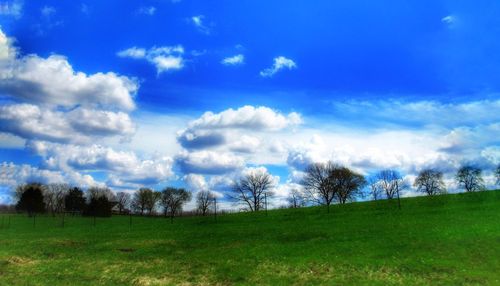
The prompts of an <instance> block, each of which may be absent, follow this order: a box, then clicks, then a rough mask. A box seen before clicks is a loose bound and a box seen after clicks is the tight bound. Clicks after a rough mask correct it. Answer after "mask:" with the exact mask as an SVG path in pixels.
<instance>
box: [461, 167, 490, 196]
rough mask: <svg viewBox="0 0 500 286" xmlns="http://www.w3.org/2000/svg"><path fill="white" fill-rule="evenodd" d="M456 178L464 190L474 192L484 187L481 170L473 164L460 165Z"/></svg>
mask: <svg viewBox="0 0 500 286" xmlns="http://www.w3.org/2000/svg"><path fill="white" fill-rule="evenodd" d="M456 180H457V182H458V184H459V185H461V186H463V188H464V189H465V191H467V192H474V191H480V190H482V189H483V188H484V182H483V177H482V170H481V169H479V168H477V167H473V166H469V165H467V166H462V167H461V168H460V169H458V172H457V175H456Z"/></svg>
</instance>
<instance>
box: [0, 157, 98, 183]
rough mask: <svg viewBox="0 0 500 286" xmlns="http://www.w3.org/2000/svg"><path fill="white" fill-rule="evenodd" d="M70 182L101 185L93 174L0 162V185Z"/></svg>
mask: <svg viewBox="0 0 500 286" xmlns="http://www.w3.org/2000/svg"><path fill="white" fill-rule="evenodd" d="M29 182H40V183H47V184H48V183H62V182H63V183H68V184H74V185H77V186H81V187H89V186H95V185H99V183H97V182H96V181H94V179H93V178H92V176H90V175H82V174H80V173H77V172H72V171H68V172H63V171H53V170H46V169H40V168H37V167H32V166H30V165H26V164H23V165H16V164H14V163H7V162H3V163H0V186H8V187H11V188H14V187H15V186H17V185H18V184H20V183H29Z"/></svg>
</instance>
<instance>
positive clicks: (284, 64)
mask: <svg viewBox="0 0 500 286" xmlns="http://www.w3.org/2000/svg"><path fill="white" fill-rule="evenodd" d="M296 68H297V64H296V63H295V62H294V61H293V60H291V59H287V58H285V57H283V56H279V57H276V58H274V63H273V66H272V67H270V68H267V69H265V70H263V71H261V72H260V76H262V77H272V76H273V75H274V74H276V73H277V72H279V71H280V70H283V69H289V70H292V69H296Z"/></svg>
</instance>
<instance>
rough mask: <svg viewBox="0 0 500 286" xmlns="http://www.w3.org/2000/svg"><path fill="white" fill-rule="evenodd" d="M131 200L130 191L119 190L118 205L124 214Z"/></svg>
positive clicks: (119, 210)
mask: <svg viewBox="0 0 500 286" xmlns="http://www.w3.org/2000/svg"><path fill="white" fill-rule="evenodd" d="M130 202H131V196H130V194H129V193H125V192H118V193H117V194H116V206H117V207H118V212H119V213H120V214H123V213H124V212H125V210H126V209H127V208H128V207H129V205H130Z"/></svg>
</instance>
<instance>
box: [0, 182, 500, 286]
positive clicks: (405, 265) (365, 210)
mask: <svg viewBox="0 0 500 286" xmlns="http://www.w3.org/2000/svg"><path fill="white" fill-rule="evenodd" d="M7 222H8V218H7V216H6V215H4V216H3V228H0V285H254V284H264V285H429V284H432V285H500V191H489V192H482V193H471V194H458V195H446V196H440V197H434V198H429V197H421V198H411V199H404V200H403V201H402V210H398V209H397V205H396V204H395V202H388V201H378V202H364V203H353V204H348V205H344V206H335V207H333V208H332V212H331V213H330V214H327V213H326V210H325V209H324V208H320V207H313V208H304V209H290V210H275V211H269V213H268V216H266V215H265V213H257V214H252V213H240V214H231V215H225V216H221V217H218V221H217V223H216V222H215V221H214V219H213V217H206V218H200V217H191V218H187V217H186V218H179V219H176V220H175V221H174V223H173V224H171V223H170V221H169V220H167V219H163V218H147V217H134V218H133V223H132V227H130V226H129V218H128V217H120V216H115V217H112V218H109V219H105V218H100V219H97V221H96V226H93V221H92V219H91V218H82V217H69V218H68V217H66V225H65V227H64V228H62V227H61V225H60V222H61V220H60V218H52V217H37V221H36V226H35V227H33V220H32V219H29V218H27V217H26V216H21V215H17V216H12V217H11V218H10V226H9V227H7ZM1 226H2V219H1V218H0V227H1Z"/></svg>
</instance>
